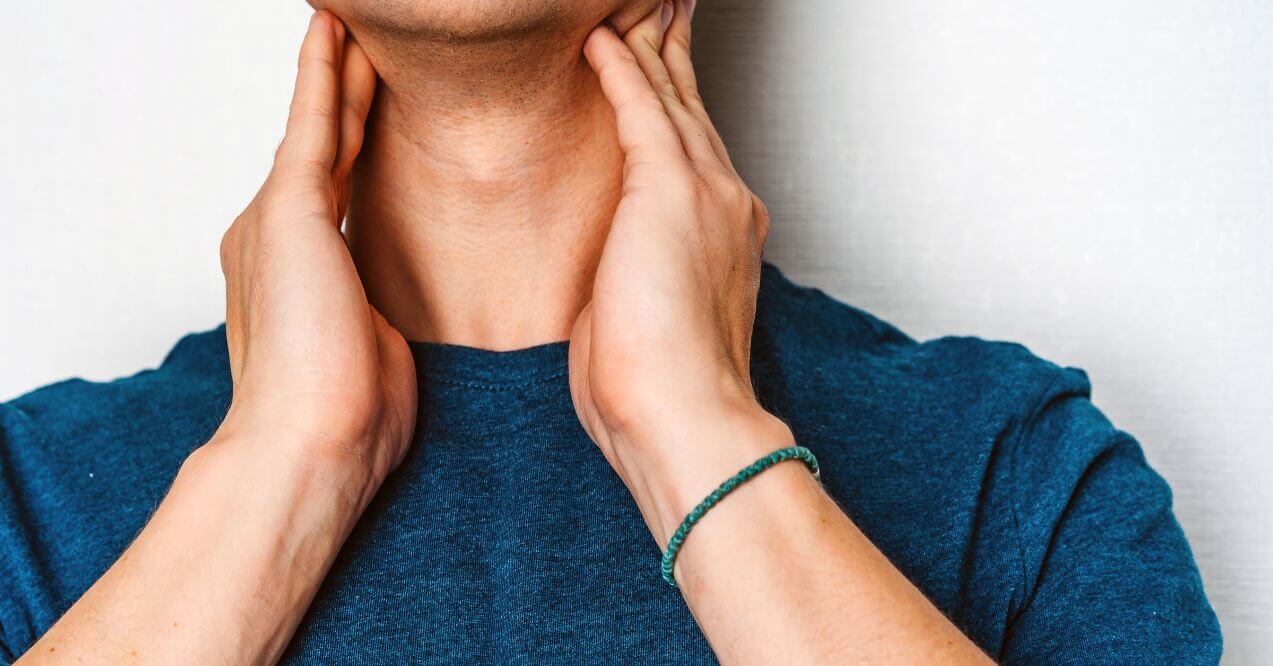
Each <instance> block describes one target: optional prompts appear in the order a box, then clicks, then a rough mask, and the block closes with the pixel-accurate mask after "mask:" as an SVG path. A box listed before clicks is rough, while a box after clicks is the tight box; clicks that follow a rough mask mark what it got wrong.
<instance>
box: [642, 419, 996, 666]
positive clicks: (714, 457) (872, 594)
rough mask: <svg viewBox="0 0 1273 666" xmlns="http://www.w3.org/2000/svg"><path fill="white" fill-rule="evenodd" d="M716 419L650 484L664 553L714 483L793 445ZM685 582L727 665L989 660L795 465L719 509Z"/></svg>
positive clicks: (691, 557) (689, 546)
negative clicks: (668, 542)
mask: <svg viewBox="0 0 1273 666" xmlns="http://www.w3.org/2000/svg"><path fill="white" fill-rule="evenodd" d="M757 411H758V410H757ZM707 421H709V423H708V424H706V425H701V426H688V428H689V430H690V431H691V432H694V433H695V438H696V439H697V441H696V442H693V443H692V444H693V446H691V443H690V442H687V443H686V444H685V446H683V447H681V453H680V454H679V455H678V456H676V459H675V460H668V461H667V462H664V463H661V464H659V465H657V466H658V467H662V470H661V473H660V475H659V476H657V477H649V478H656V479H660V480H655V481H651V482H650V484H649V491H648V495H649V497H648V498H647V499H646V500H645V502H646V504H647V505H648V506H651V507H653V506H659V507H662V508H661V509H660V510H661V511H662V512H663V516H662V517H659V518H656V519H655V520H653V521H652V522H653V523H657V524H658V526H657V527H655V526H653V525H652V527H654V529H655V530H656V538H657V539H658V540H659V543H660V545H663V544H666V542H667V537H668V536H669V535H670V533H671V531H674V530H675V529H676V527H677V526H678V525H679V521H680V520H681V519H682V518H683V517H684V515H685V514H686V513H688V511H689V510H690V509H691V508H693V505H694V504H696V503H697V502H698V501H699V500H701V499H702V498H703V497H704V496H706V494H707V492H710V490H711V489H712V488H713V487H714V486H715V485H716V484H719V483H720V482H721V481H723V480H724V479H726V478H728V477H729V476H730V475H732V474H734V473H735V472H737V471H738V470H739V469H741V468H742V467H743V466H745V465H746V464H748V463H750V462H752V461H754V460H756V459H758V458H760V457H762V456H764V455H766V454H768V453H770V452H772V451H773V450H775V449H778V448H781V447H784V446H789V445H790V444H792V440H791V435H790V432H789V431H787V430H786V428H785V426H781V425H780V424H779V425H775V424H777V423H778V422H777V420H776V419H773V418H772V417H767V415H762V416H744V415H735V416H716V417H713V418H711V419H707ZM711 422H715V423H716V424H717V425H711ZM713 431H716V432H720V433H722V434H721V435H719V436H712V435H710V434H708V433H710V432H713ZM670 437H672V435H670V434H668V435H665V436H664V438H670ZM651 448H652V447H646V449H644V450H650V449H651ZM726 461H728V462H726ZM687 466H688V467H690V468H692V471H689V472H686V471H684V470H685V468H686V467H687ZM678 468H679V469H681V470H682V471H680V472H677V471H675V470H676V469H678ZM708 477H710V478H712V479H714V480H712V481H708ZM673 515H674V516H676V517H675V519H673V520H668V518H670V517H671V516H673ZM675 575H676V579H677V582H678V584H679V586H680V589H681V591H682V593H683V594H684V595H685V599H686V602H687V603H688V604H689V606H690V609H691V610H692V611H693V613H694V616H695V618H696V619H697V620H698V623H699V625H700V626H701V628H702V630H703V632H704V634H705V635H706V636H707V638H708V640H709V641H710V642H711V644H712V647H713V649H714V650H715V651H716V653H717V655H718V657H719V658H720V659H721V661H722V662H725V663H845V662H846V661H885V662H889V663H898V662H910V663H985V662H986V661H988V658H987V657H986V655H985V654H983V653H982V652H981V651H980V650H979V649H978V648H977V647H976V646H975V645H974V644H973V643H972V642H971V641H970V640H968V639H967V638H966V637H965V636H964V635H963V634H962V633H961V632H960V631H959V630H958V629H957V628H956V627H955V626H954V625H952V624H951V623H950V622H949V621H948V620H947V619H946V618H945V617H944V616H943V615H942V614H941V612H940V611H939V610H938V609H937V608H936V607H935V606H933V605H932V604H931V603H930V602H929V601H928V600H927V599H926V598H925V597H924V596H923V594H922V593H921V592H920V591H919V590H918V589H917V588H916V587H915V586H914V585H912V584H911V583H910V581H908V580H907V579H906V578H905V577H904V576H903V575H902V574H901V572H899V571H898V570H897V569H896V568H895V567H893V566H892V564H891V563H890V562H889V561H888V559H887V558H885V557H884V555H883V554H881V553H880V552H879V550H878V549H876V548H875V546H874V545H872V544H871V543H870V541H869V540H868V539H867V538H866V536H865V535H864V534H862V532H861V531H860V530H859V529H858V528H857V527H856V526H855V525H854V524H853V522H852V521H851V520H850V519H849V518H848V516H846V515H845V513H844V512H843V511H841V510H840V508H839V507H838V506H836V504H835V502H834V501H833V500H831V498H830V497H829V496H827V495H826V493H825V492H823V490H822V488H821V487H820V485H819V484H818V482H817V481H816V480H815V479H814V477H813V475H812V474H810V473H809V471H808V470H807V469H806V468H805V467H804V466H803V465H802V464H800V463H799V462H797V461H789V462H784V463H779V464H778V465H776V466H774V467H773V468H771V469H768V470H766V471H765V472H763V473H761V474H760V475H758V476H757V477H755V478H754V479H752V480H751V481H748V482H747V483H745V484H743V485H742V486H740V487H739V488H738V489H736V490H735V491H733V492H732V493H730V494H729V495H728V496H727V497H726V498H725V499H724V500H723V501H721V502H720V503H719V504H717V505H716V506H715V507H714V508H712V509H711V510H710V511H709V512H708V513H707V515H706V516H705V517H704V518H703V519H702V520H701V521H700V522H699V523H698V525H697V526H695V528H694V529H693V531H692V532H691V534H690V536H689V538H688V539H687V540H686V542H685V544H684V546H683V548H682V549H681V552H680V554H679V556H678V558H677V565H676V570H675Z"/></svg>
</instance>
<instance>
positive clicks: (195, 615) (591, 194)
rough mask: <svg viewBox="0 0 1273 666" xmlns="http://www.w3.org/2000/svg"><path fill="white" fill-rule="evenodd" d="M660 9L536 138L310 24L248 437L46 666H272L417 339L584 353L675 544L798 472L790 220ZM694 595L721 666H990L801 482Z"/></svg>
mask: <svg viewBox="0 0 1273 666" xmlns="http://www.w3.org/2000/svg"><path fill="white" fill-rule="evenodd" d="M427 4H428V3H426V5H427ZM642 4H643V5H644V6H641V7H640V10H641V12H642V13H641V14H639V15H635V16H631V17H627V14H631V12H632V11H633V9H632V8H633V7H636V6H637V5H635V4H634V5H624V6H623V7H621V8H619V10H616V12H612V13H613V14H614V16H615V17H616V19H617V20H612V21H611V22H610V23H612V24H618V25H619V28H620V30H619V31H618V32H621V33H622V36H620V34H618V33H617V32H616V31H615V30H612V29H611V28H610V27H608V26H602V27H598V28H595V29H592V28H590V27H585V29H582V30H580V31H578V32H579V34H578V35H577V38H578V40H579V44H578V45H577V49H578V50H577V51H576V53H582V54H583V56H582V57H574V58H565V59H562V60H561V63H565V69H563V70H561V72H562V73H563V74H562V75H563V76H565V77H566V78H565V79H563V80H562V81H563V84H562V85H561V86H560V88H559V89H558V90H556V91H553V90H545V91H536V92H534V93H533V94H531V93H528V92H527V91H525V90H522V91H520V92H519V94H521V95H523V96H525V95H528V94H529V95H530V98H524V99H523V100H522V103H523V104H529V103H532V102H533V103H534V104H535V105H538V104H541V103H542V104H544V106H542V107H540V106H533V107H528V108H525V109H524V113H522V114H519V116H518V117H517V118H513V117H512V116H510V114H508V113H507V107H505V106H504V105H503V104H502V103H500V102H499V101H493V100H488V101H486V102H482V104H479V105H477V106H474V105H472V104H469V105H465V104H462V103H460V101H459V100H463V99H465V98H469V99H473V97H472V96H473V91H472V89H471V84H466V85H470V89H468V90H459V91H453V92H454V96H446V95H445V94H442V93H439V95H434V96H430V97H434V98H441V99H446V100H448V106H446V109H449V111H447V110H444V109H439V108H434V107H432V106H430V105H428V104H423V105H421V106H419V107H416V106H413V102H412V100H413V99H416V100H418V99H420V97H419V96H418V95H416V94H413V93H412V90H413V88H412V85H413V84H412V83H411V82H412V81H417V82H418V81H419V78H418V77H419V75H420V71H416V70H413V69H412V68H410V67H405V66H404V63H403V60H402V58H403V54H402V52H397V53H396V54H395V49H396V47H395V46H393V45H392V43H391V42H386V43H384V44H380V45H378V46H372V45H371V43H370V41H369V40H363V41H368V44H367V51H366V54H364V51H363V48H360V46H359V45H358V44H357V43H355V42H354V41H353V40H352V39H350V38H349V36H348V35H347V34H346V29H345V27H344V26H343V25H342V23H341V22H340V21H339V20H337V19H336V18H335V17H334V16H333V15H332V14H330V13H327V12H320V13H318V14H316V15H315V18H314V20H313V22H312V23H311V26H310V30H309V33H308V35H307V37H306V40H305V44H304V46H303V47H302V54H301V64H300V68H299V73H298V77H297V89H296V95H295V99H294V101H293V105H292V113H291V117H290V119H289V123H288V130H287V137H286V139H285V140H284V142H283V145H282V147H281V148H280V150H279V153H278V156H277V159H276V163H275V167H274V169H273V171H272V173H271V175H270V177H269V179H268V180H267V182H266V183H265V185H264V186H263V187H262V189H261V192H260V193H259V194H258V195H257V197H256V199H254V200H253V202H252V204H251V205H249V207H248V209H247V210H246V211H245V212H244V213H243V215H241V216H240V218H239V219H238V220H237V221H236V222H235V223H234V225H233V226H232V227H231V229H230V231H229V232H228V233H227V234H226V238H225V241H224V243H223V247H222V258H223V264H224V267H225V272H226V283H227V304H228V305H227V330H228V337H229V343H230V346H229V349H230V356H231V369H232V373H233V378H234V402H233V405H232V407H231V409H230V413H229V416H228V417H227V418H226V421H225V423H224V424H223V425H222V427H221V429H220V430H219V431H218V433H217V434H216V436H215V437H214V438H213V439H212V441H211V442H209V443H208V444H207V445H205V446H204V447H203V448H201V449H200V450H199V451H197V452H196V453H195V454H194V455H192V456H191V458H190V460H189V461H188V462H187V463H186V464H185V465H184V466H183V468H182V470H181V472H180V474H179V475H178V477H177V479H176V481H175V483H174V486H173V489H172V491H171V492H170V493H169V495H168V497H167V498H166V499H165V500H164V502H163V504H162V505H161V506H160V508H159V510H158V511H157V512H156V514H155V516H154V518H153V519H152V520H151V522H150V524H149V525H148V526H147V527H146V528H145V530H144V531H143V532H142V534H141V535H140V536H139V537H138V539H137V540H136V541H135V542H134V543H133V544H132V545H131V546H130V547H129V548H128V550H127V551H126V552H125V553H124V555H123V556H122V557H121V558H120V560H119V561H118V562H117V563H116V564H115V565H114V566H113V567H112V568H111V569H110V570H109V571H108V572H107V573H106V574H105V575H104V576H103V577H102V579H100V580H99V581H98V582H97V583H96V584H95V585H94V586H93V587H92V588H91V589H90V590H89V591H88V592H87V593H86V594H85V595H84V596H83V597H82V598H81V599H80V600H79V601H78V602H77V603H76V604H75V605H74V606H73V607H72V608H71V609H70V611H68V612H67V614H66V615H65V616H64V617H63V618H62V619H61V620H60V621H59V622H58V623H57V624H56V625H55V626H54V627H53V628H52V629H51V630H50V631H49V632H48V633H46V634H45V636H44V637H43V638H41V639H40V641H39V642H37V643H36V645H35V646H34V647H32V648H31V650H30V652H28V654H27V655H25V656H24V657H23V659H22V663H35V662H40V661H50V662H62V661H72V660H77V659H84V660H89V661H107V662H115V661H143V662H156V663H170V662H183V663H185V662H204V661H219V662H222V661H223V662H232V663H262V662H265V663H268V662H272V661H275V660H277V659H278V657H279V656H280V654H281V653H282V650H283V649H284V648H285V647H286V645H287V642H288V640H289V639H290V637H291V635H292V633H293V632H294V631H295V629H296V627H297V625H298V623H299V622H300V620H301V617H302V616H303V614H304V611H305V608H306V607H307V606H308V604H309V603H310V601H311V600H312V598H313V595H314V593H315V591H316V590H317V588H318V585H319V584H320V583H321V581H322V579H323V577H324V576H325V574H326V572H327V569H328V567H329V566H330V564H331V562H332V560H333V559H334V558H335V556H336V553H337V552H338V551H339V549H340V546H341V544H342V543H343V541H344V539H345V537H346V536H347V535H348V533H349V530H350V529H351V528H352V526H353V524H354V523H355V522H356V521H357V519H358V517H359V516H360V515H361V513H362V511H363V509H364V508H365V507H366V505H367V503H368V502H369V501H370V498H371V497H372V496H373V495H374V493H375V492H376V490H377V489H378V488H379V485H380V483H381V482H382V481H383V479H384V477H385V475H386V474H387V473H388V472H389V471H390V470H392V469H393V468H394V467H395V466H396V465H397V464H398V462H399V461H400V460H401V459H402V456H403V454H404V453H405V451H406V449H407V447H408V446H409V443H410V436H411V432H412V428H413V425H414V418H415V399H416V398H415V396H416V392H415V388H416V387H415V384H414V368H413V366H412V359H411V356H410V354H409V352H408V350H407V347H406V344H405V342H404V339H403V335H402V334H401V333H400V332H399V331H402V332H403V333H406V334H407V336H408V337H410V338H419V339H427V340H438V341H445V342H452V343H459V344H471V345H476V346H483V347H487V348H496V349H500V348H515V347H520V346H527V345H529V344H535V343H537V342H545V341H549V340H555V339H561V338H563V337H566V336H569V337H570V341H571V342H570V383H571V389H572V396H573V399H574V404H575V407H576V410H577V411H578V414H579V418H580V421H581V423H582V424H583V425H584V427H585V429H586V430H587V431H588V433H589V434H590V435H591V437H592V438H593V439H594V441H595V442H596V443H597V446H598V448H599V450H600V453H601V454H602V455H604V456H605V458H606V460H608V461H609V462H610V464H611V465H612V466H613V467H614V469H615V471H616V472H617V473H618V474H619V476H620V477H621V478H622V479H623V480H624V482H625V483H626V484H627V487H628V488H629V490H630V491H631V492H632V495H633V499H634V501H635V502H636V504H637V506H638V507H639V508H640V510H641V513H642V515H643V516H644V518H645V520H646V523H647V525H648V526H649V528H650V532H651V535H652V537H653V538H654V539H655V541H656V542H657V543H658V544H659V545H660V546H663V545H665V544H666V542H667V539H668V537H669V535H670V534H671V533H672V531H674V530H675V529H676V526H677V524H679V522H680V520H681V518H682V517H683V516H684V515H685V513H686V512H687V511H688V510H689V509H690V508H691V507H692V505H693V504H694V503H696V502H697V501H698V500H699V499H701V498H702V497H703V496H704V495H706V493H707V492H708V491H709V490H710V489H711V488H712V487H714V486H715V485H716V484H717V483H719V482H720V481H721V480H723V479H724V478H726V477H728V476H729V475H730V474H732V473H733V472H735V471H737V470H738V469H739V468H741V467H742V466H744V465H746V464H747V463H750V462H752V461H753V460H755V459H756V458H758V457H760V456H762V455H764V454H766V453H768V452H770V451H772V450H774V449H776V448H779V447H782V446H787V445H789V444H791V443H792V442H793V438H792V435H791V432H790V430H789V429H788V428H787V427H786V426H785V425H784V424H783V423H782V422H781V421H780V420H778V419H777V418H775V417H773V416H772V415H770V414H767V413H766V412H764V410H763V409H761V408H760V406H759V405H758V404H757V403H756V400H755V398H754V395H753V394H752V390H751V379H750V376H749V374H748V365H749V363H748V362H749V349H750V331H751V328H752V323H753V319H754V316H755V305H756V293H757V288H758V279H759V266H760V257H761V251H762V249H763V246H764V240H765V236H766V234H767V230H768V224H769V220H768V216H767V213H766V212H765V209H764V206H763V205H762V204H761V203H760V202H759V200H758V199H756V197H755V196H754V195H753V194H752V193H751V192H750V191H749V190H748V188H747V187H746V185H745V184H744V183H743V182H742V180H741V179H740V178H739V176H738V174H737V173H736V171H735V169H734V168H733V166H732V164H731V163H730V161H729V156H728V154H727V153H726V151H725V149H724V146H723V144H722V142H721V140H720V137H719V135H718V134H717V133H716V131H715V129H714V128H713V126H712V124H711V121H710V118H709V117H708V115H707V113H706V111H705V110H704V108H703V106H702V103H701V100H700V99H699V97H698V94H697V90H696V84H695V78H694V72H693V67H692V64H691V60H690V53H689V44H690V16H691V14H692V6H689V5H686V4H685V2H684V0H681V2H679V3H678V4H677V5H676V6H675V11H672V6H671V5H670V4H669V5H668V6H667V9H664V8H663V7H661V6H658V5H657V3H642ZM333 9H336V10H337V11H340V10H339V8H333ZM426 9H428V7H426ZM624 12H627V14H625V13H624ZM347 16H348V17H351V18H349V20H350V26H351V29H353V30H354V34H359V30H361V29H363V28H367V29H369V27H370V23H360V22H359V21H360V20H366V17H361V18H360V17H359V16H358V14H357V13H356V12H353V11H352V10H351V11H350V12H348V15H347ZM535 16H537V15H535ZM625 17H626V18H625ZM410 18H411V17H409V16H408V17H401V16H399V17H396V19H395V20H398V21H402V22H407V21H409V19H410ZM605 18H606V15H601V16H598V17H596V19H597V20H596V21H594V22H593V23H591V24H589V25H597V24H598V23H600V22H601V21H602V20H603V19H605ZM527 21H530V23H529V24H530V25H534V21H532V20H531V19H527ZM359 26H362V28H360V27H359ZM449 34H450V39H452V40H458V41H460V42H464V41H465V40H464V39H460V37H459V36H464V35H467V37H466V38H465V39H470V38H471V39H477V38H476V37H474V35H478V36H480V35H481V34H482V33H481V32H480V31H478V32H473V33H468V32H455V31H453V32H451V33H449ZM457 35H458V36H457ZM575 37H576V36H569V37H566V38H563V39H566V40H567V42H569V40H570V39H574V38H575ZM360 39H361V37H360ZM477 41H481V40H477ZM457 48H459V47H457ZM475 48H480V47H475ZM373 63H374V65H373ZM433 64H434V65H435V66H436V65H437V62H434V63H433ZM422 66H423V65H422ZM539 66H541V67H550V68H551V67H556V65H545V64H542V63H541V64H540V65H539ZM373 67H374V68H375V69H376V70H379V71H380V72H381V75H382V78H383V81H382V86H381V90H380V92H379V93H376V83H375V81H376V77H375V73H374V72H373ZM545 71H547V70H545ZM593 72H595V74H593ZM583 74H588V76H583ZM445 80H446V77H445V76H441V75H439V76H438V77H434V78H430V81H432V82H433V83H431V84H430V85H434V86H436V85H440V84H439V83H438V82H439V81H445ZM456 80H461V79H456ZM464 80H467V79H464ZM549 88H551V86H549ZM540 93H544V94H545V95H546V97H543V98H540V97H538V95H539V94H540ZM374 94H379V95H381V98H380V103H378V104H377V106H376V111H375V115H374V117H373V119H372V121H371V123H370V125H369V130H368V136H367V139H368V140H367V145H368V150H367V152H366V154H365V155H364V156H363V157H362V158H361V159H360V160H359V161H358V165H357V169H354V164H355V161H354V158H355V157H356V156H358V154H359V151H360V149H361V147H362V144H363V143H364V141H363V139H364V137H363V127H364V122H365V121H366V118H367V115H368V113H369V110H370V108H371V100H372V97H373V95H374ZM561 94H570V95H574V96H575V101H576V104H574V105H563V104H562V103H561V99H560V98H558V97H555V96H556V95H561ZM483 104H484V105H486V106H487V107H488V109H489V111H490V115H486V114H483V113H479V112H478V111H479V110H480V108H481V106H482V105H483ZM547 109H556V110H557V114H556V115H554V113H551V112H547V111H546V110H547ZM430 114H435V115H430ZM436 114H443V116H442V117H437V116H436ZM446 114H452V115H446ZM501 114H502V115H501ZM562 114H564V115H562ZM537 123H539V125H538V126H537ZM493 128H498V129H501V130H505V129H506V130H508V132H491V131H490V130H491V129H493ZM601 129H606V130H608V131H605V132H602V131H598V130H601ZM528 137H539V138H540V139H542V140H536V141H530V142H528V141H527V139H528ZM553 146H558V148H557V149H554V148H553ZM531 166H535V167H536V168H530V167H531ZM351 170H353V171H355V172H356V173H355V174H354V177H353V186H352V188H351V187H350V185H349V174H350V172H351ZM454 188H465V189H459V190H456V189H454ZM448 192H450V193H451V194H448ZM456 192H458V194H456ZM346 209H348V212H349V223H348V236H349V246H348V247H349V249H346V243H345V238H344V237H343V236H342V234H341V228H340V224H341V220H342V219H343V218H344V217H345V213H346ZM501 233H502V234H507V235H508V236H509V237H510V238H501V237H500V234H501ZM529 258H533V259H534V261H530V260H529ZM473 262H476V263H473ZM527 291H529V292H530V294H531V297H530V298H528V297H527V296H526V292H527ZM536 298H541V299H543V300H540V301H536V300H535V299H536ZM527 301H529V302H530V306H528V305H527V303H526V302H527ZM380 312H384V313H385V316H384V317H381V316H380V314H379V313H380ZM192 572H198V573H197V574H194V573H192ZM675 574H676V577H677V580H678V581H679V582H680V586H681V590H682V592H683V593H684V595H685V599H686V602H687V603H688V604H689V607H690V609H691V610H692V611H693V613H694V616H695V618H696V619H697V620H698V623H699V625H700V627H701V628H702V630H703V632H704V634H705V635H706V636H707V638H708V640H709V641H710V643H711V645H712V647H713V649H714V650H715V651H716V653H717V656H718V657H719V658H720V659H721V661H722V662H724V663H775V662H778V663H846V662H856V661H873V662H889V663H984V662H986V661H988V659H987V658H986V656H985V655H984V654H983V653H981V651H980V650H979V649H978V648H977V647H976V646H975V645H974V644H973V643H972V642H971V641H969V640H968V639H967V638H966V637H964V636H963V635H962V634H961V633H960V632H959V631H958V630H957V629H956V628H955V627H954V626H953V625H952V624H950V623H949V622H948V621H947V620H946V618H945V617H944V616H943V615H942V614H941V613H940V612H939V611H938V610H937V609H936V608H935V607H934V606H933V605H932V604H931V603H929V602H928V601H927V600H926V599H925V598H924V596H923V595H922V594H921V593H920V592H919V590H918V589H916V588H915V587H914V586H913V585H911V584H910V582H909V581H907V580H906V578H905V577H904V576H902V574H901V573H900V572H898V571H897V570H896V569H895V568H894V567H893V566H892V565H891V564H890V563H889V562H888V560H887V559H886V558H885V557H884V556H883V555H882V554H880V552H879V551H878V550H877V549H876V548H875V547H874V546H872V545H871V543H870V542H869V541H868V540H867V539H866V538H865V537H864V536H863V534H862V533H861V532H860V531H859V530H858V529H857V528H856V527H855V526H854V525H853V523H852V521H851V520H850V519H849V518H848V517H847V516H846V515H845V514H844V513H843V512H842V511H840V509H839V508H838V507H837V506H836V505H835V503H834V502H833V501H832V500H831V499H830V498H829V497H828V496H827V495H826V494H825V493H824V492H823V491H822V489H821V488H820V486H819V485H818V484H817V483H816V481H815V480H814V479H813V477H812V476H810V475H809V474H808V472H807V471H805V470H804V468H803V467H801V466H800V465H798V464H796V463H784V464H782V465H779V466H777V467H776V468H774V469H772V470H770V471H767V472H765V473H764V474H762V475H761V476H760V477H758V478H757V479H755V480H753V481H752V482H750V483H749V484H747V485H746V486H744V487H743V488H741V489H740V490H739V491H737V492H736V493H734V494H732V495H730V497H729V498H728V500H727V501H726V502H724V503H722V504H721V505H719V506H718V507H717V508H716V509H714V510H713V511H712V512H711V514H710V515H709V516H708V517H707V518H706V519H705V520H704V521H703V522H702V523H701V524H700V525H699V526H698V527H697V528H696V529H695V531H694V532H693V534H692V535H691V537H690V539H689V540H688V541H687V543H686V545H685V548H684V550H683V551H682V554H681V557H680V559H679V561H678V565H677V568H676V572H675ZM651 584H662V583H658V582H657V581H654V582H651Z"/></svg>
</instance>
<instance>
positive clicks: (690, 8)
mask: <svg viewBox="0 0 1273 666" xmlns="http://www.w3.org/2000/svg"><path fill="white" fill-rule="evenodd" d="M681 4H682V5H684V7H685V18H688V19H692V18H694V5H697V4H698V0H681Z"/></svg>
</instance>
